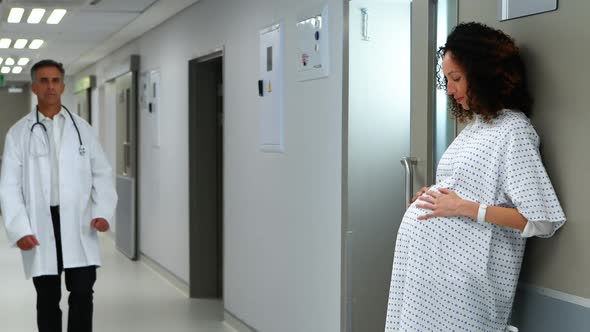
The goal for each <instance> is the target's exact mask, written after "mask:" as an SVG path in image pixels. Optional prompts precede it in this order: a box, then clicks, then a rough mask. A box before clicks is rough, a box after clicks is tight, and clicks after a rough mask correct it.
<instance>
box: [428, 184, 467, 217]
mask: <svg viewBox="0 0 590 332" xmlns="http://www.w3.org/2000/svg"><path fill="white" fill-rule="evenodd" d="M438 191H439V192H440V193H438V192H436V191H428V192H426V193H425V194H424V195H422V196H420V197H418V201H419V202H420V203H419V204H416V207H419V208H422V209H426V210H431V212H429V213H427V214H425V215H422V216H419V217H418V220H426V219H428V218H433V217H452V216H460V215H462V214H461V203H462V202H463V199H461V197H459V195H457V194H456V193H455V192H453V191H451V190H449V189H445V188H439V189H438Z"/></svg>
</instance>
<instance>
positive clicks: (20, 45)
mask: <svg viewBox="0 0 590 332" xmlns="http://www.w3.org/2000/svg"><path fill="white" fill-rule="evenodd" d="M27 42H28V40H26V39H17V40H16V41H15V42H14V46H13V47H14V48H17V49H22V48H25V46H27Z"/></svg>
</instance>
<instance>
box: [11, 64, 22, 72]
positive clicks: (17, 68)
mask: <svg viewBox="0 0 590 332" xmlns="http://www.w3.org/2000/svg"><path fill="white" fill-rule="evenodd" d="M21 71H23V67H19V66H15V67H12V73H13V74H20V72H21Z"/></svg>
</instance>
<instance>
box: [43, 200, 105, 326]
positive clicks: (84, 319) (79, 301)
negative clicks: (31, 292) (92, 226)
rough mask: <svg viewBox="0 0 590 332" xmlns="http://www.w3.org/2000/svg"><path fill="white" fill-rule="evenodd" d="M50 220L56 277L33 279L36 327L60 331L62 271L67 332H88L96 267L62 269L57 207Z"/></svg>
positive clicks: (90, 324)
mask: <svg viewBox="0 0 590 332" xmlns="http://www.w3.org/2000/svg"><path fill="white" fill-rule="evenodd" d="M51 219H52V221H53V233H54V235H55V245H56V249H57V250H56V251H57V265H58V275H45V276H39V277H34V278H33V283H34V284H35V289H36V290H37V326H38V327H39V332H62V318H61V309H60V308H59V301H60V299H61V272H62V271H63V272H64V274H65V279H66V289H67V290H68V291H69V292H70V296H69V298H68V305H69V311H68V332H91V331H92V311H93V304H92V299H93V296H92V294H93V292H94V291H93V290H92V287H93V286H94V282H95V281H96V266H85V267H79V268H68V269H65V270H64V268H63V258H62V250H61V231H60V221H59V207H58V206H52V207H51ZM88 222H90V221H88ZM41 245H43V244H41Z"/></svg>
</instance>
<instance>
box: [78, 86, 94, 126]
mask: <svg viewBox="0 0 590 332" xmlns="http://www.w3.org/2000/svg"><path fill="white" fill-rule="evenodd" d="M90 98H91V89H90V88H88V89H84V90H81V91H79V92H77V93H76V99H77V109H76V114H78V115H79V116H80V117H81V118H82V119H84V120H86V122H88V123H90V124H92V122H90V121H91V118H90V116H91V113H90V112H91V109H90V108H91V105H92V104H91V99H90Z"/></svg>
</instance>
